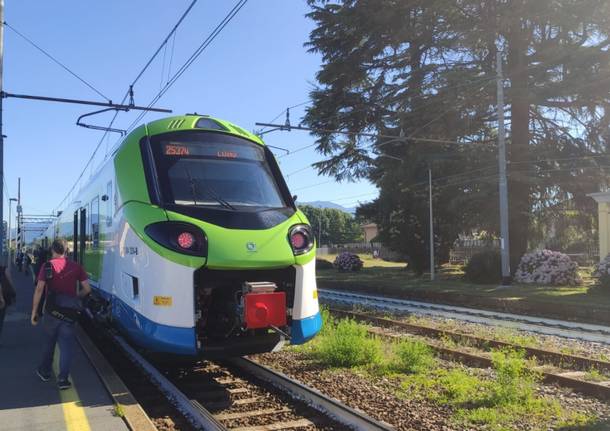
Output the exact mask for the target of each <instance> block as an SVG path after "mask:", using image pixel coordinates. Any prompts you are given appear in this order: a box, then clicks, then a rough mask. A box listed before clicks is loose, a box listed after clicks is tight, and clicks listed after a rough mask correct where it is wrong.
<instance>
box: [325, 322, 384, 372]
mask: <svg viewBox="0 0 610 431" xmlns="http://www.w3.org/2000/svg"><path fill="white" fill-rule="evenodd" d="M333 329H334V330H330V329H329V328H328V327H327V332H326V333H325V334H324V335H323V336H322V337H320V338H319V340H318V352H317V355H318V357H319V359H320V360H321V361H322V362H324V363H325V364H328V365H331V366H335V367H354V366H357V365H372V364H375V363H378V362H379V361H380V359H381V341H380V340H379V339H377V338H371V337H369V335H368V331H367V328H366V326H364V325H362V324H360V323H358V322H356V321H354V320H351V319H343V320H340V321H338V322H337V324H336V326H335V327H334V328H333Z"/></svg>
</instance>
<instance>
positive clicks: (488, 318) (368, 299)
mask: <svg viewBox="0 0 610 431" xmlns="http://www.w3.org/2000/svg"><path fill="white" fill-rule="evenodd" d="M318 294H319V298H320V300H321V301H324V302H327V303H330V304H343V305H350V306H354V305H356V306H362V307H364V308H370V309H375V310H383V311H392V312H398V313H412V314H419V315H426V316H434V317H443V318H447V319H455V320H462V321H466V322H472V323H481V324H486V325H492V326H499V327H505V328H512V329H519V330H522V331H529V332H533V333H537V334H544V335H554V336H558V337H564V338H571V339H576V340H582V341H590V342H597V343H604V344H610V327H608V326H602V325H593V324H587V323H577V322H569V321H565V320H556V319H547V318H542V317H534V316H525V315H519V314H509V313H500V312H494V311H487V310H479V309H474V308H465V307H456V306H451V305H442V304H434V303H429V302H421V301H411V300H404V299H396V298H390V297H384V296H376V295H363V294H360V293H354V292H346V291H336V290H328V289H319V290H318Z"/></svg>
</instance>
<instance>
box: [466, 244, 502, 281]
mask: <svg viewBox="0 0 610 431" xmlns="http://www.w3.org/2000/svg"><path fill="white" fill-rule="evenodd" d="M464 277H465V278H466V280H468V281H470V282H472V283H499V282H500V281H501V280H502V260H501V257H500V252H499V251H496V250H486V251H482V252H480V253H477V254H475V255H474V256H472V257H471V258H470V260H469V261H468V264H467V265H466V266H465V267H464Z"/></svg>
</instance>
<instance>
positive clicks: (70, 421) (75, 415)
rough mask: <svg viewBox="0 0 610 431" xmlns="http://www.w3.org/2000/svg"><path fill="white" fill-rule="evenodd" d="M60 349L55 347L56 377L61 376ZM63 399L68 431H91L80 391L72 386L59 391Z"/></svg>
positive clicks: (62, 404) (62, 403)
mask: <svg viewBox="0 0 610 431" xmlns="http://www.w3.org/2000/svg"><path fill="white" fill-rule="evenodd" d="M58 358H59V349H58V348H57V347H55V354H54V355H53V372H54V373H55V376H58V375H59V359H58ZM59 398H60V399H61V407H62V409H63V412H64V421H65V422H66V430H67V431H91V427H90V426H89V421H88V420H87V415H86V414H85V409H84V408H83V403H82V402H81V400H80V397H79V395H78V391H77V390H76V388H75V387H74V384H72V387H71V388H70V389H64V390H63V391H62V390H60V391H59Z"/></svg>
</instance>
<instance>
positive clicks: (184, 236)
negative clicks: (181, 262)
mask: <svg viewBox="0 0 610 431" xmlns="http://www.w3.org/2000/svg"><path fill="white" fill-rule="evenodd" d="M194 244H195V237H194V236H193V234H192V233H190V232H182V233H181V234H180V235H178V245H179V246H180V247H182V248H184V249H189V248H191V247H193V245H194Z"/></svg>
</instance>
